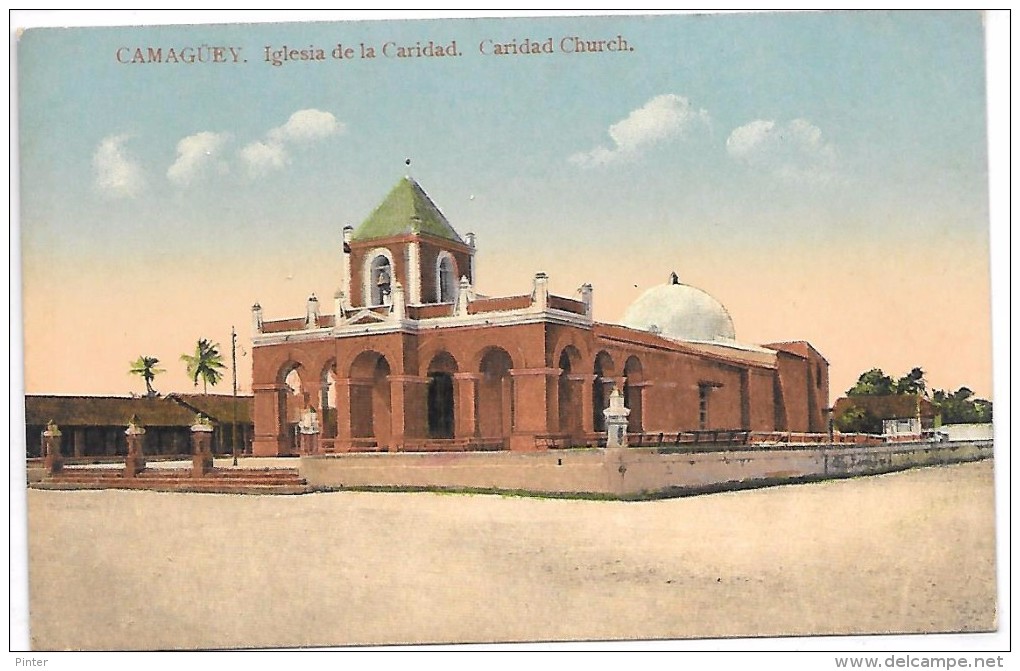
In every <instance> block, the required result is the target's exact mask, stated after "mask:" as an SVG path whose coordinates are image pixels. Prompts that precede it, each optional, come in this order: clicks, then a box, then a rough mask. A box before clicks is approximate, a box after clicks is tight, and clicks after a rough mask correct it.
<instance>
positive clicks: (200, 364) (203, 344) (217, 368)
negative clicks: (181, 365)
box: [181, 338, 226, 394]
mask: <svg viewBox="0 0 1020 671" xmlns="http://www.w3.org/2000/svg"><path fill="white" fill-rule="evenodd" d="M219 347H220V344H219V343H212V342H209V341H208V340H206V339H205V338H201V339H200V340H199V341H198V342H197V343H195V353H194V354H182V355H181V361H183V362H185V363H186V364H187V365H188V377H190V378H191V380H192V381H193V382H194V383H195V386H196V387H197V386H198V381H199V379H201V380H202V393H203V394H205V393H208V391H209V385H213V386H214V387H215V386H216V383H218V382H219V381H220V380H221V379H222V378H223V373H222V372H221V371H222V370H223V369H225V368H226V366H225V365H224V364H223V358H222V357H221V356H220V351H219Z"/></svg>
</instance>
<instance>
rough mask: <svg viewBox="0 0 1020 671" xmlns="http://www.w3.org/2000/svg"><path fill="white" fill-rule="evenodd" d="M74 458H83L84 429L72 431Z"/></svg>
mask: <svg viewBox="0 0 1020 671" xmlns="http://www.w3.org/2000/svg"><path fill="white" fill-rule="evenodd" d="M74 456H75V457H84V456H85V429H75V430H74Z"/></svg>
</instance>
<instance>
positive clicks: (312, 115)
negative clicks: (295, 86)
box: [241, 109, 346, 177]
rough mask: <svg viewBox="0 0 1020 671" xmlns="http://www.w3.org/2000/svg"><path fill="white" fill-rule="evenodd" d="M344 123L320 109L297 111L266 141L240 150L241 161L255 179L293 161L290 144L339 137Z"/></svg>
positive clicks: (257, 141) (273, 129) (258, 141)
mask: <svg viewBox="0 0 1020 671" xmlns="http://www.w3.org/2000/svg"><path fill="white" fill-rule="evenodd" d="M345 130H346V127H345V126H344V124H343V123H342V122H340V121H337V118H336V117H335V116H333V115H332V114H330V113H329V112H323V111H321V110H317V109H304V110H298V111H297V112H294V113H293V114H291V115H290V118H289V119H287V123H285V124H283V125H282V126H277V127H276V128H272V129H270V130H269V132H267V133H266V137H265V139H263V140H256V141H254V142H252V143H250V144H248V145H247V146H245V147H244V148H243V149H242V150H241V159H242V160H243V161H244V163H245V165H246V166H247V168H248V174H249V175H250V176H252V177H258V176H260V175H264V174H266V173H268V172H271V171H272V170H278V169H280V168H282V167H283V166H285V165H286V164H287V163H288V162H289V161H290V154H289V152H288V147H289V145H292V144H295V143H307V142H312V141H314V140H321V139H324V138H327V137H330V136H333V135H340V134H341V133H343V132H344V131H345Z"/></svg>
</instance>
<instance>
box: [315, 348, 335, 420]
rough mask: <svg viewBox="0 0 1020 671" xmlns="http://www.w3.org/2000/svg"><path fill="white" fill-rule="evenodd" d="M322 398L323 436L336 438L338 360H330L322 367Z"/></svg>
mask: <svg viewBox="0 0 1020 671" xmlns="http://www.w3.org/2000/svg"><path fill="white" fill-rule="evenodd" d="M320 383H321V387H322V399H321V402H320V403H319V408H320V409H321V410H320V413H319V424H320V430H321V431H322V434H321V435H322V437H323V438H336V422H337V407H336V362H335V361H330V362H329V363H328V364H326V366H325V367H324V368H323V369H322V376H321V379H320Z"/></svg>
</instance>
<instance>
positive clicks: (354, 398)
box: [350, 350, 391, 449]
mask: <svg viewBox="0 0 1020 671" xmlns="http://www.w3.org/2000/svg"><path fill="white" fill-rule="evenodd" d="M389 376H390V364H389V362H388V361H386V357H385V356H383V355H382V354H379V353H378V352H374V351H371V350H369V351H366V352H362V353H361V354H359V355H358V357H357V358H356V359H355V360H354V363H352V364H351V375H350V377H351V407H350V413H351V437H352V438H354V439H355V440H358V439H360V441H358V442H365V443H374V445H375V447H377V448H381V449H385V448H386V447H388V446H389V442H390V421H391V414H390V413H391V408H390V379H389Z"/></svg>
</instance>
